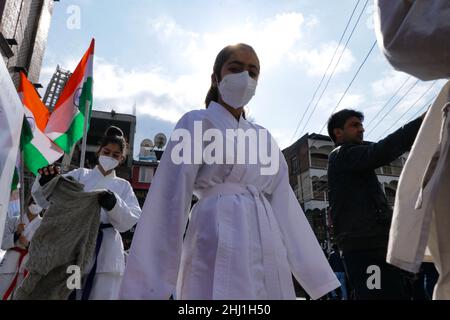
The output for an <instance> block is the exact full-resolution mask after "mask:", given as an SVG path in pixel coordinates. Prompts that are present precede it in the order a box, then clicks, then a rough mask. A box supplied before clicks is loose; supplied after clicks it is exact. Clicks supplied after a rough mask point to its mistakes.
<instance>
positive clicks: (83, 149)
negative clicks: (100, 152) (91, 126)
mask: <svg viewBox="0 0 450 320" xmlns="http://www.w3.org/2000/svg"><path fill="white" fill-rule="evenodd" d="M89 106H90V101H89V100H86V104H85V106H84V129H83V143H82V145H81V159H80V168H84V162H85V161H84V160H85V158H86V140H87V127H88V123H89Z"/></svg>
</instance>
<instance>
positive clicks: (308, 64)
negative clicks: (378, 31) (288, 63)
mask: <svg viewBox="0 0 450 320" xmlns="http://www.w3.org/2000/svg"><path fill="white" fill-rule="evenodd" d="M337 45H338V43H337V42H335V41H332V42H328V43H325V44H323V45H321V46H320V48H319V49H311V50H300V51H298V52H296V53H292V54H291V55H290V58H291V60H292V61H295V62H298V63H301V64H303V65H304V66H305V68H306V70H307V74H308V75H310V76H322V75H323V73H324V72H325V70H326V68H327V66H328V65H329V64H330V60H331V58H332V57H333V53H334V52H335V51H336V47H337ZM342 50H344V46H343V45H342V44H341V45H340V46H339V48H338V50H337V51H336V55H335V56H334V58H333V62H332V64H331V65H330V67H329V68H328V70H327V75H329V74H331V72H332V71H333V69H334V68H335V66H336V63H337V62H338V59H339V56H340V55H341V53H342ZM354 62H355V58H354V56H353V53H352V52H351V50H350V49H348V48H345V50H344V52H343V53H342V57H341V60H340V61H339V64H338V65H337V66H336V70H335V72H334V74H339V73H343V72H346V71H348V70H350V68H351V67H352V66H353V64H354Z"/></svg>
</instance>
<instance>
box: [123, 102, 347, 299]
mask: <svg viewBox="0 0 450 320" xmlns="http://www.w3.org/2000/svg"><path fill="white" fill-rule="evenodd" d="M194 121H201V122H202V126H203V129H204V130H206V129H209V128H215V129H218V130H220V131H221V132H222V133H223V134H225V130H226V129H238V128H241V129H243V130H247V129H256V130H261V129H263V128H261V127H259V126H257V125H255V124H253V123H251V122H249V121H247V120H245V119H243V118H242V117H241V118H240V120H239V121H237V120H236V119H235V118H234V117H233V116H232V115H231V113H229V112H228V111H227V110H226V109H225V108H223V107H222V106H221V105H219V104H217V103H215V102H212V103H211V104H210V105H209V107H208V108H207V109H205V110H195V111H191V112H188V113H187V114H186V115H184V116H183V117H182V119H181V120H180V121H179V122H178V124H177V126H176V128H177V129H186V130H188V131H189V132H190V133H191V135H193V134H194ZM193 139H194V138H193ZM268 139H269V140H270V139H271V137H270V136H269V137H268ZM191 142H192V143H193V146H194V145H195V142H194V141H193V140H192V141H191ZM266 142H267V141H266ZM175 144H176V143H175V142H174V141H169V143H168V145H167V148H166V150H165V152H164V154H163V157H162V159H161V161H160V164H159V166H158V170H157V171H156V174H155V177H154V179H153V182H152V186H151V188H150V190H149V194H148V196H147V199H146V201H145V204H144V209H143V215H142V217H141V219H140V221H139V223H138V225H137V228H136V231H135V235H134V238H133V243H132V245H131V250H130V255H129V257H128V261H127V266H126V268H125V274H124V278H123V281H122V286H121V290H120V295H119V297H120V298H122V299H168V298H169V297H170V295H171V294H175V296H176V298H177V299H295V292H294V287H293V283H292V277H291V272H292V273H293V274H294V276H295V277H296V278H297V280H298V281H299V282H300V284H301V285H302V286H303V288H305V290H306V291H307V292H308V294H309V295H310V296H311V297H312V298H314V299H316V298H319V297H321V296H322V295H324V294H326V293H327V292H329V291H332V290H334V289H335V288H337V287H339V285H340V283H339V281H338V280H337V278H336V276H335V274H334V272H333V271H332V269H331V268H330V266H329V264H328V262H327V260H326V258H325V256H324V254H323V251H322V249H321V247H320V245H319V243H318V241H317V239H316V237H315V235H314V233H313V232H312V230H311V227H310V225H309V223H308V221H307V219H306V217H305V215H304V213H303V212H302V209H301V207H300V205H299V203H298V200H297V199H296V197H295V195H294V193H293V191H292V189H291V187H290V185H289V181H288V167H287V164H286V161H285V159H284V156H283V155H282V153H281V152H280V150H279V149H278V147H277V146H276V145H275V150H272V152H277V153H278V154H279V166H280V168H279V171H278V173H277V174H275V175H261V172H260V169H261V167H262V165H261V163H260V162H259V161H258V164H250V165H249V164H209V165H206V164H203V165H199V164H180V165H175V164H174V163H173V162H172V161H171V153H172V150H173V148H174V145H175ZM246 150H247V151H246V152H247V156H248V148H247V149H246ZM266 167H267V166H266ZM193 193H194V194H196V195H197V196H198V197H199V199H200V200H199V202H198V203H197V204H196V205H195V206H194V207H193V209H192V211H191V218H190V222H189V227H188V230H187V233H186V238H185V240H184V242H183V239H182V237H183V233H184V230H185V227H186V222H187V219H188V213H189V209H190V204H191V198H192V194H193ZM175 288H176V292H175Z"/></svg>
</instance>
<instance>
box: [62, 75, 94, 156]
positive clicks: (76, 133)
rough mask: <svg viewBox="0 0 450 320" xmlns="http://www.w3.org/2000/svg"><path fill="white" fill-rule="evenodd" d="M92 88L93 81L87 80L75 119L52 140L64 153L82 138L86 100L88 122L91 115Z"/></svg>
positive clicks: (68, 151)
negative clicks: (87, 101) (64, 130)
mask: <svg viewBox="0 0 450 320" xmlns="http://www.w3.org/2000/svg"><path fill="white" fill-rule="evenodd" d="M92 86H93V80H92V77H89V78H87V80H86V82H85V83H84V85H83V88H82V91H81V95H80V98H79V110H80V113H78V114H77V115H76V116H75V118H74V119H73V120H72V123H71V124H70V127H69V129H68V130H67V131H66V132H65V133H64V134H62V135H61V136H59V137H58V138H57V139H55V140H54V142H55V144H56V145H57V146H59V147H60V148H61V149H63V150H64V152H66V153H70V151H71V149H72V147H73V146H74V145H75V144H76V143H77V142H78V141H79V140H80V139H82V138H83V129H84V113H85V105H86V100H87V99H88V100H89V101H90V103H89V120H90V118H91V114H92ZM89 122H90V121H88V130H89Z"/></svg>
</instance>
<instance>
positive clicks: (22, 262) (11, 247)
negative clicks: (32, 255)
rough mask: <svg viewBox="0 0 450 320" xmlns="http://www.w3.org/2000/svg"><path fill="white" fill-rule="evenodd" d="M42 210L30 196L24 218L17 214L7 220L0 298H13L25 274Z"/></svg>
mask: <svg viewBox="0 0 450 320" xmlns="http://www.w3.org/2000/svg"><path fill="white" fill-rule="evenodd" d="M41 211H42V208H41V207H40V206H39V205H37V204H36V203H35V202H34V200H33V198H31V197H30V200H29V201H28V207H27V212H26V214H25V215H23V217H22V219H21V217H20V216H17V217H8V218H7V220H6V224H5V231H4V233H3V240H2V249H3V250H6V253H5V255H4V256H3V259H2V260H1V261H0V300H8V299H11V298H12V296H13V295H14V291H15V289H16V288H17V287H18V286H19V285H20V283H21V282H22V280H23V278H24V276H25V272H26V271H25V266H26V263H27V261H28V247H29V245H30V241H31V239H32V238H33V235H34V233H35V232H36V230H37V229H38V228H39V225H40V224H41V220H42V218H41V217H40V216H39V213H40V212H41Z"/></svg>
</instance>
